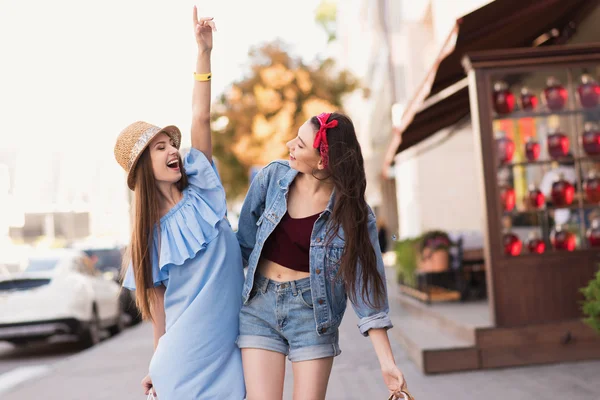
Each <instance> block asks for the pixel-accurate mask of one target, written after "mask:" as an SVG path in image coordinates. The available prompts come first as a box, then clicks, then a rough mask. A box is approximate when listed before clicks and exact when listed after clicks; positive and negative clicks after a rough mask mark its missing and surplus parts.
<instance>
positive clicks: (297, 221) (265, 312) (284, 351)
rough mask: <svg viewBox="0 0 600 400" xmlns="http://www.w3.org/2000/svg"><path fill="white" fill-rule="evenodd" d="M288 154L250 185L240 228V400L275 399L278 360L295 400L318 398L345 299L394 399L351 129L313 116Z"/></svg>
mask: <svg viewBox="0 0 600 400" xmlns="http://www.w3.org/2000/svg"><path fill="white" fill-rule="evenodd" d="M287 146H288V148H289V151H290V155H289V161H274V162H272V163H270V164H269V165H267V166H266V167H265V168H263V169H262V170H261V171H260V172H259V173H258V174H257V176H256V177H255V178H254V180H253V182H252V184H251V186H250V190H249V192H248V195H247V197H246V200H245V201H244V205H243V207H242V212H241V215H240V220H239V231H238V233H237V236H238V240H239V242H240V246H241V249H242V256H243V259H244V263H245V265H246V266H248V273H247V276H246V282H245V284H244V290H243V301H244V305H243V307H242V311H241V313H240V336H239V337H238V339H237V344H238V346H239V347H240V348H241V349H242V360H243V366H244V376H245V381H246V389H247V399H248V400H258V399H260V400H270V399H281V398H282V395H283V382H284V375H285V356H286V355H287V356H288V357H289V359H290V361H291V362H292V367H293V373H294V398H295V399H300V398H309V399H324V398H325V393H326V390H327V383H328V380H329V375H330V373H331V367H332V365H333V357H335V356H337V355H338V354H340V348H339V345H338V339H339V338H338V327H339V325H340V322H341V320H342V317H343V315H344V311H345V309H346V303H347V299H348V298H349V299H350V301H351V303H352V306H353V308H354V311H355V312H356V314H357V315H358V317H359V318H360V321H359V324H358V327H359V329H360V332H361V333H362V334H363V335H364V336H368V337H370V338H371V341H372V343H373V347H374V349H375V352H376V354H377V357H378V358H379V362H380V365H381V371H382V374H383V379H384V381H385V384H386V385H387V387H388V389H389V390H390V394H394V395H396V396H400V390H401V388H402V386H403V385H404V384H405V383H404V377H403V375H402V373H401V372H400V370H399V369H398V367H397V366H396V363H395V361H394V356H393V354H392V350H391V348H390V343H389V339H388V336H387V329H389V328H391V327H392V322H391V321H390V318H389V316H388V309H389V308H388V302H387V293H386V286H385V272H384V266H383V260H382V258H381V251H380V249H379V245H378V235H377V225H376V221H375V216H374V215H373V212H372V211H371V209H370V208H369V206H368V205H367V203H366V202H365V198H364V195H365V188H366V178H365V171H364V163H363V157H362V153H361V149H360V145H359V143H358V140H357V138H356V133H355V131H354V126H353V124H352V121H350V119H349V118H348V117H347V116H345V115H342V114H339V113H333V114H320V115H319V116H316V117H313V118H311V119H310V120H308V121H306V122H305V123H304V124H303V125H302V126H301V127H300V129H299V130H298V136H297V137H296V138H294V139H293V140H291V141H290V142H288V143H287Z"/></svg>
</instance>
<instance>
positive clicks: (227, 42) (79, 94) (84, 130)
mask: <svg viewBox="0 0 600 400" xmlns="http://www.w3.org/2000/svg"><path fill="white" fill-rule="evenodd" d="M318 3H319V0H302V1H299V0H298V1H296V0H253V1H243V0H213V1H210V2H209V1H205V2H194V1H187V0H184V1H181V0H178V1H172V0H170V1H166V0H162V1H157V0H145V1H141V0H119V1H116V0H105V1H101V2H91V1H86V0H78V1H74V0H55V1H41V0H30V1H26V2H24V1H17V0H0V54H1V58H0V60H1V62H0V121H1V122H2V129H1V130H0V132H1V133H0V135H1V137H0V139H1V142H0V143H1V145H0V146H2V147H3V148H15V149H23V148H25V149H28V150H29V149H31V150H34V149H43V150H44V151H47V150H50V149H52V150H53V151H58V152H59V153H61V154H62V153H72V152H80V151H81V150H82V149H86V148H87V149H90V150H91V149H95V150H96V149H97V150H99V149H100V148H103V149H105V148H106V147H107V146H108V147H111V146H112V144H113V142H114V139H115V138H116V136H117V135H118V133H119V131H120V130H121V129H122V128H123V127H125V126H126V125H127V124H129V123H130V122H133V121H136V120H139V119H141V120H146V121H148V122H151V123H154V124H157V125H166V124H176V125H178V126H180V128H181V129H182V131H184V132H187V131H188V130H189V124H190V121H189V120H190V96H191V88H192V82H193V81H192V72H193V69H194V66H195V56H196V44H195V41H194V36H193V30H192V22H191V21H192V8H193V6H194V5H197V6H198V10H199V14H200V15H208V16H213V17H214V18H215V22H216V24H217V29H218V32H217V33H216V34H215V44H214V50H213V56H212V59H213V64H212V70H213V82H212V85H213V86H212V87H213V95H215V96H216V95H218V94H220V93H222V92H223V91H224V90H225V88H226V87H227V86H228V85H229V84H231V83H232V82H233V81H235V80H238V79H240V78H241V77H242V76H243V72H244V67H245V66H247V65H248V64H247V53H248V49H249V48H250V47H251V46H253V45H256V44H259V43H261V42H264V41H269V40H273V39H275V38H277V37H280V38H281V39H283V40H284V41H285V42H287V43H289V44H290V45H291V46H292V49H293V53H294V54H296V55H299V56H302V57H304V58H306V59H308V60H310V59H312V58H314V56H315V55H316V54H317V53H318V52H320V51H323V50H324V49H325V47H326V36H325V34H324V32H322V30H321V28H319V27H318V26H317V25H316V24H315V22H314V10H315V8H316V6H317V5H318ZM107 138H109V139H110V140H107ZM92 151H94V150H92Z"/></svg>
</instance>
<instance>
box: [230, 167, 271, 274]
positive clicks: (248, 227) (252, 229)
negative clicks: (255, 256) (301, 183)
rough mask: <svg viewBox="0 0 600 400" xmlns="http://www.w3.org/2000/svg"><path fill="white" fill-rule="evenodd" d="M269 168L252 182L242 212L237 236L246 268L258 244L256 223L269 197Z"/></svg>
mask: <svg viewBox="0 0 600 400" xmlns="http://www.w3.org/2000/svg"><path fill="white" fill-rule="evenodd" d="M267 168H269V167H268V166H267V167H265V168H263V169H261V170H260V171H259V172H258V174H256V176H255V177H254V179H253V180H252V183H251V184H250V189H248V194H246V198H245V199H244V204H243V205H242V210H241V212H240V218H239V222H238V231H237V232H236V236H237V240H238V242H239V244H240V249H241V250H242V260H243V262H244V267H247V266H248V259H249V258H250V254H252V250H253V249H254V245H255V244H256V231H257V226H256V223H257V222H258V219H259V218H260V216H261V215H262V211H263V209H264V204H265V199H266V195H267V187H266V185H267V176H266V175H267Z"/></svg>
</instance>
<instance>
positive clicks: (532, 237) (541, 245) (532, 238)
mask: <svg viewBox="0 0 600 400" xmlns="http://www.w3.org/2000/svg"><path fill="white" fill-rule="evenodd" d="M527 250H529V252H530V253H532V254H542V253H544V252H545V251H546V243H545V242H544V241H543V240H542V239H540V237H539V235H538V234H537V233H535V232H531V233H530V234H529V239H528V240H527Z"/></svg>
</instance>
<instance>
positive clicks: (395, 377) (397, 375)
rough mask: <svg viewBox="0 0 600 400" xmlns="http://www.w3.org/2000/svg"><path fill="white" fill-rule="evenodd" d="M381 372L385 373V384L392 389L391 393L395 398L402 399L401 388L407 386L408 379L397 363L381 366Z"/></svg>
mask: <svg viewBox="0 0 600 400" xmlns="http://www.w3.org/2000/svg"><path fill="white" fill-rule="evenodd" d="M381 374H382V375H383V380H384V381H385V385H386V386H387V387H388V390H389V391H390V395H392V394H393V395H394V396H395V398H398V399H401V398H402V393H401V390H402V389H403V388H406V381H405V380H404V375H403V374H402V372H401V371H400V369H398V367H397V366H396V365H390V366H389V367H383V368H381Z"/></svg>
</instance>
